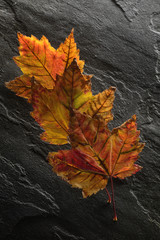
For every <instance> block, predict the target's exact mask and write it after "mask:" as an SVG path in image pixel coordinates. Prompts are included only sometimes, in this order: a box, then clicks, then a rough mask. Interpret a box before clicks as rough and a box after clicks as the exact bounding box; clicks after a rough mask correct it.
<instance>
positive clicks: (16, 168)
mask: <svg viewBox="0 0 160 240" xmlns="http://www.w3.org/2000/svg"><path fill="white" fill-rule="evenodd" d="M0 158H1V162H3V165H7V166H8V167H9V168H10V169H12V171H13V175H15V176H16V178H17V179H14V181H15V182H16V184H18V185H19V186H23V187H24V188H26V191H28V194H31V196H32V194H33V193H34V191H35V192H37V193H39V194H40V195H41V196H42V197H43V198H44V199H45V200H47V202H48V203H47V206H49V208H50V209H53V210H54V212H58V211H59V207H58V205H57V204H56V203H55V199H54V197H53V196H51V195H50V194H49V193H48V192H46V191H45V190H43V189H42V188H41V187H40V185H39V184H33V183H32V182H31V181H30V180H29V179H28V177H27V175H26V172H25V169H24V168H23V167H22V166H20V165H19V164H17V163H16V164H13V163H12V162H11V161H10V160H8V159H6V158H5V157H3V156H2V155H0ZM3 175H5V174H3ZM5 176H6V175H5ZM6 177H7V176H6ZM6 177H5V179H6ZM13 177H14V176H13ZM3 178H4V176H3ZM7 181H8V182H10V185H12V186H13V183H12V182H11V180H10V179H8V178H7ZM14 189H15V191H16V186H14ZM12 199H13V201H14V202H18V201H19V200H17V199H16V197H13V198H12ZM20 203H21V204H22V203H23V204H24V205H30V206H31V205H32V207H33V206H36V205H35V204H34V203H31V202H25V201H23V202H22V201H20ZM36 208H37V209H39V210H40V209H42V208H41V207H39V206H36ZM43 212H49V210H46V209H43Z"/></svg>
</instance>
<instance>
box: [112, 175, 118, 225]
mask: <svg viewBox="0 0 160 240" xmlns="http://www.w3.org/2000/svg"><path fill="white" fill-rule="evenodd" d="M111 189H112V202H113V211H114V218H113V221H117V214H116V208H115V200H114V189H113V179H112V176H111Z"/></svg>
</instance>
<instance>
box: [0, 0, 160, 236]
mask: <svg viewBox="0 0 160 240" xmlns="http://www.w3.org/2000/svg"><path fill="white" fill-rule="evenodd" d="M73 27H74V29H75V39H76V42H77V44H78V48H80V51H81V52H80V54H81V59H84V60H85V62H86V64H85V73H88V74H94V77H93V79H92V89H93V93H94V94H96V93H98V92H100V91H103V90H104V89H106V88H108V87H109V86H116V87H117V91H116V100H115V104H114V110H113V112H114V121H113V122H112V123H111V124H110V128H112V127H116V126H118V125H120V124H122V123H123V122H124V121H126V120H127V119H129V118H130V117H131V116H132V115H133V114H135V113H136V115H137V118H138V128H139V129H140V130H141V138H142V141H143V142H146V146H145V148H144V150H143V152H142V154H141V157H140V159H139V160H138V163H139V164H140V165H142V166H143V169H142V171H141V172H139V173H137V174H136V175H135V176H132V177H130V178H128V179H126V180H124V181H119V180H117V181H115V194H116V207H117V214H118V222H117V223H114V222H113V221H112V217H113V212H112V207H111V206H109V205H107V196H106V193H105V191H100V192H99V193H97V194H96V195H93V196H91V197H90V198H87V199H83V198H82V195H81V191H80V190H79V189H73V188H71V187H70V186H69V185H68V184H67V183H66V182H64V181H63V180H61V179H60V178H59V177H57V176H56V174H54V173H53V172H52V171H51V167H50V166H49V165H48V163H47V162H46V160H45V159H46V156H47V154H48V152H49V151H53V150H54V151H55V150H58V149H60V147H58V146H51V145H49V144H47V143H44V142H42V141H41V140H40V139H39V134H40V133H41V132H42V129H40V127H39V126H38V124H36V123H35V122H34V120H33V119H32V118H31V116H30V115H29V112H30V111H31V110H32V108H31V106H30V105H29V104H28V103H27V102H26V101H25V100H24V99H22V98H20V97H17V96H16V95H15V94H14V93H12V92H11V91H9V90H8V89H6V88H5V86H4V83H5V82H7V81H9V80H12V79H14V78H15V77H16V76H19V75H20V74H21V72H20V70H19V69H18V67H17V66H16V65H15V63H14V62H13V60H12V57H13V56H16V55H18V50H17V47H18V41H17V35H16V33H17V32H18V31H20V32H21V33H23V34H25V35H28V36H30V35H31V34H33V35H34V36H36V37H38V38H40V37H41V36H42V35H45V36H46V37H47V38H48V39H49V41H50V42H51V44H52V45H53V46H54V47H58V46H59V44H60V43H61V42H62V41H64V40H65V38H66V37H67V36H68V34H69V33H70V31H71V29H72V28H73ZM0 52H1V57H0V77H1V81H0V134H1V141H0V157H1V161H0V239H6V240H12V239H13V240H14V239H16V240H20V239H21V240H32V239H33V240H39V239H45V240H51V239H56V240H97V239H98V240H107V239H108V240H110V239H111V240H112V239H113V240H119V239H120V240H123V239H125V240H126V239H131V240H132V239H136V240H140V239H141V240H143V239H151V240H157V239H160V199H159V197H160V188H159V180H160V159H159V156H160V141H159V137H160V121H159V118H160V101H159V100H160V2H159V0H148V1H145V0H101V1H98V0H89V1H84V0H81V1H78V0H68V1H63V0H57V1H56V0H45V1H42V0H34V1H33V0H16V1H13V0H1V1H0ZM63 148H64V147H63Z"/></svg>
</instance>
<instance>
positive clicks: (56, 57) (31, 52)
mask: <svg viewBox="0 0 160 240" xmlns="http://www.w3.org/2000/svg"><path fill="white" fill-rule="evenodd" d="M18 40H19V43H20V46H19V53H20V56H17V57H14V61H15V62H16V64H17V65H18V66H19V67H20V68H21V70H22V72H23V73H24V74H26V75H29V76H30V77H32V76H34V78H35V80H36V81H37V82H38V83H40V84H41V85H42V86H43V87H44V88H47V89H53V88H54V86H55V81H56V75H57V74H59V75H61V74H63V71H64V55H63V54H60V53H59V52H58V51H56V50H55V49H54V48H53V47H51V45H50V43H49V41H48V40H47V38H46V37H44V36H43V37H42V38H41V40H38V39H37V38H36V37H34V36H31V37H27V36H25V35H22V34H21V33H18Z"/></svg>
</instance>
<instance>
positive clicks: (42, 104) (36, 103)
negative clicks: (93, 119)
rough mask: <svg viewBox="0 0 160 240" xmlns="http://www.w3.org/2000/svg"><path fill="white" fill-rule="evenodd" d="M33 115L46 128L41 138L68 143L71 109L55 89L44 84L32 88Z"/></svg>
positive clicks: (54, 142) (58, 143)
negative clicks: (69, 109)
mask: <svg viewBox="0 0 160 240" xmlns="http://www.w3.org/2000/svg"><path fill="white" fill-rule="evenodd" d="M32 105H33V109H34V111H33V112H32V113H31V116H32V117H33V118H34V119H35V120H36V121H37V122H38V123H39V124H40V126H41V127H42V128H43V129H44V130H45V132H44V133H42V134H41V139H42V140H44V141H47V142H49V143H52V144H57V145H61V144H66V143H68V139H67V138H68V125H69V111H68V110H67V109H66V108H65V107H64V106H63V105H62V104H61V103H60V102H59V100H58V96H57V94H56V92H55V91H54V90H48V89H45V88H43V87H42V86H40V85H39V86H36V87H35V88H33V89H32Z"/></svg>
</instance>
